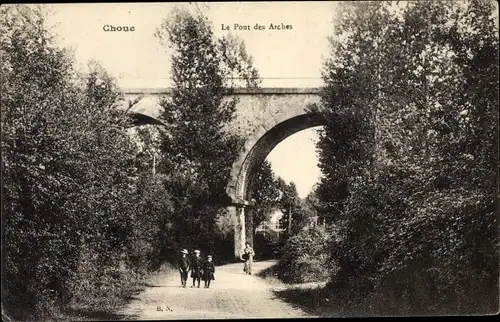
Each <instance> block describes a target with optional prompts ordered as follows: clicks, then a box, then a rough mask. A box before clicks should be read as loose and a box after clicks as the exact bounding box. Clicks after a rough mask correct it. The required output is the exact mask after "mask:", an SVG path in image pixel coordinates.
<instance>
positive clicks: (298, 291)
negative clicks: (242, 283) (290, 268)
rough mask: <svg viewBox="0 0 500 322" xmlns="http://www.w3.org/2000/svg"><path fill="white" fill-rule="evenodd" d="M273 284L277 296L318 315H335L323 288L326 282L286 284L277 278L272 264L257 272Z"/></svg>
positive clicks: (275, 267)
mask: <svg viewBox="0 0 500 322" xmlns="http://www.w3.org/2000/svg"><path fill="white" fill-rule="evenodd" d="M257 276H258V277H260V278H263V279H265V280H266V281H267V282H268V283H269V284H271V285H272V286H273V291H272V292H273V294H274V296H276V297H277V298H279V299H281V300H283V301H285V302H287V303H289V304H291V305H293V306H296V307H299V308H301V309H302V310H304V311H305V312H308V313H309V314H311V315H314V316H318V317H332V316H335V310H334V308H333V306H332V303H331V301H330V299H329V297H328V292H327V290H326V289H325V284H326V282H315V283H303V284H287V283H284V282H282V281H281V280H280V279H279V278H278V266H277V264H275V265H272V266H270V267H268V268H266V269H264V270H262V271H261V272H259V273H258V274H257Z"/></svg>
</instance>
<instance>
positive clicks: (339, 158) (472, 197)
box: [319, 1, 499, 314]
mask: <svg viewBox="0 0 500 322" xmlns="http://www.w3.org/2000/svg"><path fill="white" fill-rule="evenodd" d="M342 6H343V10H341V11H340V13H339V21H338V28H337V29H336V30H337V32H338V34H337V36H339V35H342V36H346V37H339V38H338V39H337V40H332V51H333V52H332V57H331V59H330V60H329V61H328V62H327V64H326V66H325V67H326V69H327V72H325V74H324V76H325V77H324V78H325V81H326V83H327V86H325V88H324V91H323V94H322V96H323V102H324V103H325V106H326V111H325V112H324V113H323V115H324V116H325V119H326V121H327V123H328V125H327V126H326V127H325V131H324V133H323V134H322V137H321V139H320V147H321V150H322V151H321V157H320V159H321V168H322V171H323V172H324V173H325V176H324V179H323V181H322V182H321V184H320V187H319V191H320V199H321V202H322V204H323V209H326V210H327V211H328V212H329V215H330V216H329V217H330V219H331V222H332V223H333V224H334V225H335V226H336V228H337V233H336V235H335V238H332V245H331V252H332V255H333V257H334V258H336V259H338V261H339V265H340V270H339V271H338V272H337V273H336V275H334V276H332V278H333V282H332V283H331V284H330V290H331V292H332V293H333V294H335V296H333V297H334V298H335V299H336V300H337V301H339V302H341V305H340V306H341V307H344V308H345V309H346V310H347V311H349V310H351V311H352V310H354V311H358V312H361V311H363V312H368V310H369V307H370V305H371V312H372V313H374V314H450V313H470V314H477V313H490V312H495V311H497V310H498V296H499V290H498V282H499V281H498V269H499V267H498V260H499V259H498V257H499V255H498V218H497V214H496V210H495V209H497V207H498V202H497V198H498V196H497V181H496V180H497V178H498V176H497V175H495V174H497V173H498V139H497V138H498V113H497V106H498V94H496V93H497V92H498V77H497V76H496V73H497V71H498V27H497V26H496V24H495V22H494V19H493V18H492V11H493V10H494V8H495V6H494V4H493V3H492V2H491V1H468V2H465V3H464V4H463V5H457V4H456V3H453V2H432V1H419V2H412V3H408V5H405V6H404V7H401V8H399V9H397V8H392V9H397V10H390V9H389V7H388V6H389V4H387V3H381V2H363V3H360V4H342ZM471 16H474V17H475V18H474V19H470V17H471ZM429 25H431V26H432V28H428V26H429ZM494 75H495V76H494ZM493 93H495V94H493ZM374 113H375V114H374ZM344 124H345V126H344ZM359 151H363V153H360V152H359ZM339 184H341V185H342V189H340V188H339ZM391 303H392V304H391Z"/></svg>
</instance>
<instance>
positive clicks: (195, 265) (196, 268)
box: [191, 249, 203, 288]
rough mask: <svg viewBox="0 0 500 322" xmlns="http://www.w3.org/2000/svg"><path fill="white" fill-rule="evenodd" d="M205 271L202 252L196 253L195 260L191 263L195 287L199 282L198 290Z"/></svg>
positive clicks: (196, 251)
mask: <svg viewBox="0 0 500 322" xmlns="http://www.w3.org/2000/svg"><path fill="white" fill-rule="evenodd" d="M202 269H203V263H202V261H201V257H200V251H199V250H197V249H196V250H195V251H194V258H193V260H192V262H191V277H192V278H193V286H191V287H194V286H195V281H198V288H199V287H200V280H201V271H202Z"/></svg>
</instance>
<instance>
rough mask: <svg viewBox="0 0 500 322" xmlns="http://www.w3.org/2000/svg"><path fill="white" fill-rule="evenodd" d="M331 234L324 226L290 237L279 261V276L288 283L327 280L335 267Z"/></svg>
mask: <svg viewBox="0 0 500 322" xmlns="http://www.w3.org/2000/svg"><path fill="white" fill-rule="evenodd" d="M328 240H329V234H328V233H327V232H326V230H325V229H324V228H322V227H317V228H310V229H305V230H302V231H300V232H299V233H298V234H297V235H295V236H292V237H290V238H289V239H288V240H287V241H286V242H285V245H284V247H283V249H282V255H281V259H280V260H279V262H278V277H279V278H280V279H281V280H282V281H284V282H286V283H306V282H315V281H325V280H327V279H328V278H329V277H330V276H331V274H332V271H333V269H334V268H335V264H334V263H333V262H332V261H331V260H330V254H329V253H328Z"/></svg>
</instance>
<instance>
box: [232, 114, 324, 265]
mask: <svg viewBox="0 0 500 322" xmlns="http://www.w3.org/2000/svg"><path fill="white" fill-rule="evenodd" d="M321 125H324V120H323V119H322V118H321V117H320V115H318V114H315V113H311V112H305V111H304V112H303V113H301V114H299V115H295V116H290V115H286V116H284V117H282V119H281V120H280V121H279V122H277V124H275V125H274V126H272V127H269V126H266V125H263V126H261V127H259V128H258V129H257V130H256V131H254V132H253V133H252V135H251V136H250V137H249V138H248V140H247V141H246V142H247V143H246V144H245V146H244V147H243V149H242V151H241V152H240V154H239V155H238V157H237V159H236V160H235V162H234V163H233V166H232V169H231V174H230V178H229V182H228V185H227V188H226V193H227V195H228V196H229V198H230V199H231V203H232V205H231V206H230V207H229V212H230V214H231V216H232V217H233V224H234V241H235V256H236V257H239V256H240V255H241V252H242V250H243V248H244V244H245V242H246V241H249V242H250V243H252V242H253V238H251V237H250V238H247V237H246V235H247V234H246V231H252V228H253V227H246V226H248V225H250V226H251V225H253V224H252V218H251V217H252V216H251V208H252V206H253V202H252V189H253V184H254V180H253V179H254V177H255V175H256V174H257V173H258V171H259V169H260V166H261V165H262V162H264V160H265V159H266V157H267V155H268V154H269V153H270V152H271V151H272V150H273V149H274V147H276V145H278V144H279V143H280V142H281V141H283V140H284V139H286V138H287V137H289V136H291V135H293V134H295V133H297V132H299V131H302V130H305V129H308V128H311V127H315V126H321ZM247 217H250V218H247ZM248 219H249V220H248ZM247 228H248V229H247Z"/></svg>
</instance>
